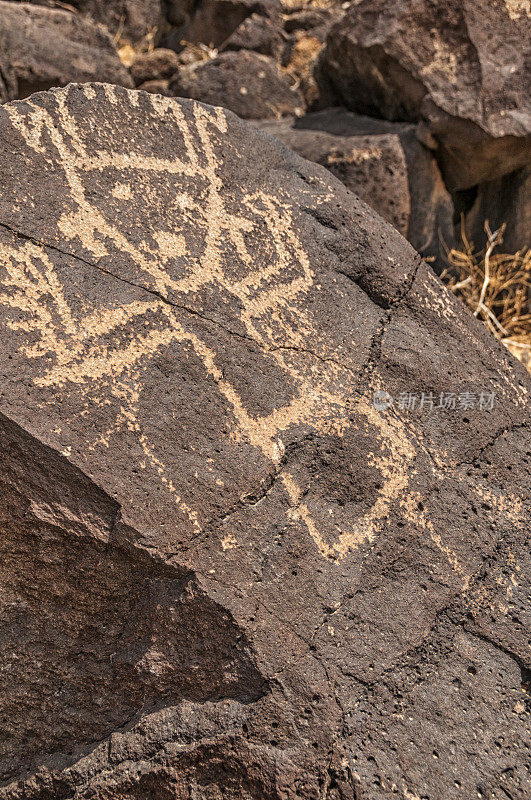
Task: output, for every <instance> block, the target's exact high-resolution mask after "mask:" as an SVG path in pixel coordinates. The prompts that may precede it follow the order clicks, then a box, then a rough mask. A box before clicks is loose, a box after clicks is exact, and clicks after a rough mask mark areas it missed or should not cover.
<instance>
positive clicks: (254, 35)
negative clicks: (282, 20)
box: [220, 14, 285, 59]
mask: <svg viewBox="0 0 531 800" xmlns="http://www.w3.org/2000/svg"><path fill="white" fill-rule="evenodd" d="M284 46H285V42H284V39H283V37H282V31H281V29H280V28H279V26H278V25H277V24H276V23H275V22H273V21H272V20H271V19H269V18H268V17H264V16H262V15H260V14H252V15H251V16H250V17H247V19H246V20H244V21H243V22H242V24H241V25H240V26H239V27H238V28H236V30H235V31H234V33H233V34H232V35H231V36H229V37H228V39H227V40H226V41H225V42H223V44H222V46H221V47H220V50H253V51H255V52H256V53H262V55H264V56H271V57H272V58H277V59H278V58H280V56H281V54H282V51H283V49H284Z"/></svg>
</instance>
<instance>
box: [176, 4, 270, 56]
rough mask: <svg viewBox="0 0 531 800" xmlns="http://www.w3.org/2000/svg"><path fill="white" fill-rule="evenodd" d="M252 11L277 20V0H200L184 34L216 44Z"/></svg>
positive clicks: (193, 39)
mask: <svg viewBox="0 0 531 800" xmlns="http://www.w3.org/2000/svg"><path fill="white" fill-rule="evenodd" d="M252 14H258V15H259V16H263V17H265V18H267V19H272V20H277V21H278V22H280V3H279V0H202V2H201V3H199V4H198V7H197V10H196V12H195V14H194V15H193V17H192V19H191V21H190V24H189V26H188V27H187V28H186V29H185V30H184V32H183V34H184V38H185V39H187V40H188V41H190V42H203V43H204V44H207V45H212V46H213V47H218V46H219V45H221V44H222V43H223V42H224V41H225V40H226V39H228V37H229V36H231V35H232V34H233V33H234V31H235V30H236V29H237V28H238V27H239V26H240V25H241V23H242V22H243V21H244V20H246V19H247V18H248V17H250V16H251V15H252Z"/></svg>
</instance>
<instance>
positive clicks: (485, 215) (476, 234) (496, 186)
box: [465, 165, 531, 253]
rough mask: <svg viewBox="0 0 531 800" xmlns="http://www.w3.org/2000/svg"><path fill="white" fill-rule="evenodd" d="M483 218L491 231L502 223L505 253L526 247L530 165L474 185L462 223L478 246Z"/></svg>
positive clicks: (530, 227) (530, 207) (530, 201)
mask: <svg viewBox="0 0 531 800" xmlns="http://www.w3.org/2000/svg"><path fill="white" fill-rule="evenodd" d="M485 220H488V221H489V223H490V226H491V229H492V230H496V229H497V228H499V227H500V226H501V225H505V226H506V228H505V233H504V236H503V249H504V251H505V252H506V253H516V252H517V250H524V249H527V248H529V246H530V244H531V241H530V235H531V165H530V166H529V167H527V168H523V169H520V170H517V171H516V172H513V173H511V174H510V175H505V176H504V177H503V178H498V179H497V180H495V181H487V182H486V183H483V184H480V185H479V186H478V187H477V190H476V196H475V198H474V202H473V203H472V205H471V207H470V208H469V209H468V210H467V213H466V214H465V223H466V229H467V232H468V235H469V237H470V238H471V239H472V241H473V242H475V243H477V244H478V245H480V246H481V245H482V244H483V242H484V240H485V231H484V224H485Z"/></svg>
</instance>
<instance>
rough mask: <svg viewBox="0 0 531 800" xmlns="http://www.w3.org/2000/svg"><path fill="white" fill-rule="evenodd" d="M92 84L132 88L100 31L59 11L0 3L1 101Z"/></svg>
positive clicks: (109, 44) (26, 4)
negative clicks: (98, 83)
mask: <svg viewBox="0 0 531 800" xmlns="http://www.w3.org/2000/svg"><path fill="white" fill-rule="evenodd" d="M95 80H99V81H106V82H109V83H118V84H121V85H123V86H132V85H133V84H132V81H131V78H130V77H129V75H128V74H127V71H126V69H125V67H123V66H122V64H121V62H120V59H119V58H118V54H117V52H116V48H115V46H114V43H113V41H112V39H111V37H110V35H109V34H108V33H106V31H105V30H104V29H103V28H102V27H100V26H99V25H95V24H94V23H92V22H90V21H89V20H86V19H83V18H82V17H80V16H78V15H77V14H73V13H71V12H69V11H65V10H63V9H52V8H41V7H39V6H35V5H30V4H29V3H10V2H9V3H8V2H0V102H3V101H5V100H8V99H16V98H23V97H26V96H28V95H30V94H32V93H33V92H38V91H40V90H42V89H50V88H51V87H52V86H64V85H65V84H67V83H70V82H71V81H79V82H83V81H95Z"/></svg>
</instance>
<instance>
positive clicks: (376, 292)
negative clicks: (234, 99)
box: [0, 85, 531, 800]
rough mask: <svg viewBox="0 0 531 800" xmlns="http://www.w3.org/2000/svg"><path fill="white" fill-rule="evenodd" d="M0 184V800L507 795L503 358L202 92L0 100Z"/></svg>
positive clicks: (524, 402)
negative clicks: (413, 403) (188, 96)
mask: <svg viewBox="0 0 531 800" xmlns="http://www.w3.org/2000/svg"><path fill="white" fill-rule="evenodd" d="M95 120H97V124H94V121H95ZM0 184H1V185H2V187H3V191H2V193H1V194H0V253H1V257H0V268H1V275H0V285H1V289H0V315H1V321H2V326H1V328H0V330H1V334H0V335H1V345H2V346H1V347H0V375H1V378H2V380H1V385H0V461H1V463H0V483H1V494H0V496H1V502H0V519H1V528H2V537H0V548H1V550H2V555H1V557H0V584H1V586H0V598H1V603H2V615H1V617H0V620H1V621H0V660H1V664H0V668H1V670H2V673H1V674H2V676H3V683H2V693H1V695H0V707H1V711H0V714H1V720H2V725H1V727H0V737H1V738H0V776H1V780H2V785H1V788H0V797H1V798H3V800H8V799H9V800H17V799H18V798H20V800H22V798H24V800H45V799H46V800H73V798H74V797H75V798H76V800H88V799H89V798H98V800H117V798H120V799H122V798H128V800H132V799H133V798H135V799H137V800H140V799H142V800H147V798H149V799H150V800H166V799H167V798H173V797H178V798H182V799H183V800H197V799H198V798H201V799H202V798H208V799H209V800H210V798H215V800H229V799H230V800H296V798H305V800H306V799H307V798H308V799H309V800H318V798H323V797H327V798H328V800H354V798H360V797H363V798H365V799H366V800H390V798H396V797H399V798H402V799H403V800H406V798H407V799H408V800H411V798H412V797H430V798H445V800H446V799H447V800H457V799H458V798H463V797H466V798H472V797H476V796H477V795H478V794H479V793H481V795H482V796H483V797H485V798H487V797H491V798H494V797H496V798H497V797H503V796H505V795H507V796H510V797H512V798H513V799H514V800H524V798H525V796H526V781H527V777H528V776H527V773H526V767H527V761H528V757H527V756H528V752H527V750H526V746H527V745H526V737H527V735H528V720H527V717H526V702H527V701H528V691H529V671H528V670H529V668H530V666H531V664H530V662H529V647H528V641H529V635H530V632H529V627H528V625H527V617H526V614H527V613H528V609H526V603H527V602H528V598H527V596H526V591H528V583H527V577H526V575H527V574H528V570H529V553H530V550H529V546H528V542H527V541H526V539H527V537H528V535H529V508H528V502H529V496H530V494H529V493H530V467H531V464H530V458H531V456H530V449H531V447H530V436H529V430H530V429H529V424H530V423H529V389H530V382H529V377H528V376H527V373H526V372H525V370H524V369H523V367H521V366H520V365H519V364H518V363H517V362H516V361H515V360H513V359H512V358H511V356H510V355H509V354H508V353H506V351H505V349H504V348H503V347H502V346H501V345H500V344H498V343H496V342H495V341H494V340H493V339H492V338H491V337H490V335H489V334H488V332H487V331H486V330H485V329H484V327H483V326H482V325H481V324H480V323H479V322H478V321H477V320H476V319H474V318H473V317H472V315H471V314H469V313H468V312H467V311H466V310H465V309H464V307H463V306H462V305H460V304H459V302H458V301H457V300H456V299H454V298H453V297H452V296H450V295H449V294H448V293H447V292H446V291H445V289H444V288H443V287H442V286H441V284H440V283H439V282H438V280H437V279H436V277H435V276H434V274H433V272H432V271H431V270H430V268H429V267H427V266H426V264H425V263H423V262H422V261H421V260H420V258H419V257H418V255H417V254H416V253H415V251H414V250H413V249H412V248H411V247H410V245H408V244H407V242H406V241H405V240H404V239H403V238H402V237H401V236H400V235H399V234H398V233H397V232H396V231H394V230H393V228H392V227H391V226H389V225H387V223H385V222H384V221H383V220H382V219H381V218H380V217H378V216H377V215H376V214H375V213H373V212H372V211H371V210H370V209H369V208H368V207H367V206H365V205H364V204H363V203H361V202H360V201H359V200H358V199H357V198H356V197H355V196H354V195H353V194H352V193H350V192H348V190H347V189H346V188H345V187H344V186H343V185H342V184H341V183H340V182H339V181H337V180H336V179H335V178H334V177H333V176H332V175H331V174H330V173H329V172H327V171H326V170H324V169H322V168H321V167H319V166H317V165H314V164H311V163H309V162H307V161H305V160H303V159H301V158H299V157H298V156H296V155H295V154H294V153H292V152H291V151H290V150H289V149H288V148H286V147H285V146H284V145H282V144H280V143H279V142H278V141H277V140H275V139H273V138H272V137H269V136H267V135H265V134H264V133H262V132H261V131H258V130H256V129H254V128H252V127H250V126H248V125H246V124H245V123H243V122H242V121H240V120H239V119H238V118H236V117H235V116H233V115H232V114H230V113H227V112H225V111H223V110H222V109H214V108H210V107H206V106H203V105H201V104H198V103H195V102H191V101H176V100H174V99H171V98H161V97H157V96H152V95H148V94H146V93H143V92H130V91H128V90H125V89H122V88H117V87H110V86H102V85H87V86H76V85H72V86H70V87H68V88H67V89H64V90H56V91H53V92H48V93H44V94H38V95H35V96H33V97H32V98H30V99H29V100H26V101H23V102H18V103H11V104H6V105H4V106H3V107H1V108H0ZM385 391H387V392H388V393H389V394H390V395H392V396H393V397H394V398H395V402H394V403H393V404H392V405H389V401H388V400H386V395H383V396H382V395H381V394H377V395H376V397H375V392H385ZM403 393H404V394H403ZM421 393H424V400H423V406H422V408H415V409H411V408H409V409H408V405H410V404H409V402H406V400H407V399H408V397H409V395H411V396H414V395H417V399H419V398H420V395H421ZM441 393H442V394H443V399H444V402H445V404H446V405H448V406H449V407H447V408H444V407H438V402H439V397H440V395H441ZM450 393H454V395H455V397H454V400H455V408H452V404H451V402H450V399H451V398H450ZM492 394H494V395H495V397H494V398H490V395H492ZM480 396H481V401H480ZM491 399H492V402H491ZM402 400H404V402H402ZM480 402H481V403H482V406H481V407H480V405H479V404H480Z"/></svg>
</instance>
